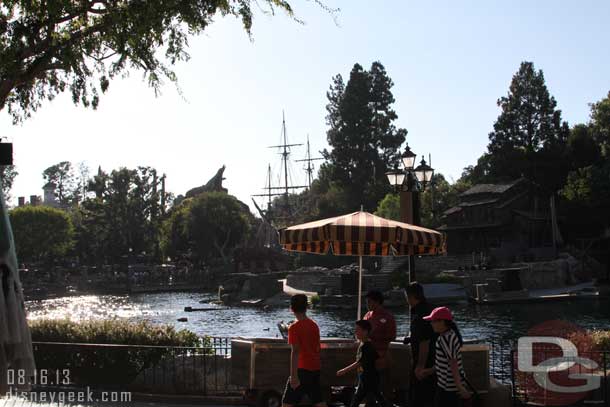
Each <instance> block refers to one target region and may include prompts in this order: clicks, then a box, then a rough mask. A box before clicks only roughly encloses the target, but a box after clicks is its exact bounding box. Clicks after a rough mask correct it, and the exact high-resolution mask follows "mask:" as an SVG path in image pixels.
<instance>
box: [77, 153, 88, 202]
mask: <svg viewBox="0 0 610 407" xmlns="http://www.w3.org/2000/svg"><path fill="white" fill-rule="evenodd" d="M77 169H78V174H77V176H76V188H75V190H74V193H75V199H76V201H77V202H81V201H82V200H83V199H85V198H86V197H87V192H88V185H89V180H90V178H91V171H90V170H89V166H88V165H87V163H85V162H84V161H81V162H80V163H78V168H77Z"/></svg>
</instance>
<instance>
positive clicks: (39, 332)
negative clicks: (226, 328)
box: [30, 319, 203, 347]
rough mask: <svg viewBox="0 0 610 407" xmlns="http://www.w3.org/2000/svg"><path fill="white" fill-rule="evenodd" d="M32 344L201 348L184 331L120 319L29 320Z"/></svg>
mask: <svg viewBox="0 0 610 407" xmlns="http://www.w3.org/2000/svg"><path fill="white" fill-rule="evenodd" d="M30 330H31V332H32V341H36V342H69V343H104V344H121V345H155V346H189V347H195V346H202V345H203V340H202V339H201V338H199V336H198V335H197V334H195V333H193V332H191V331H188V330H185V329H184V330H181V331H176V329H175V328H174V327H173V326H170V325H153V324H151V323H149V322H146V321H142V322H129V321H125V320H120V319H108V320H90V321H82V322H75V321H70V320H68V319H40V320H35V321H30Z"/></svg>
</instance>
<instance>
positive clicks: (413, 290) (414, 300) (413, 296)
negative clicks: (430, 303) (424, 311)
mask: <svg viewBox="0 0 610 407" xmlns="http://www.w3.org/2000/svg"><path fill="white" fill-rule="evenodd" d="M425 301H426V296H425V295H424V287H423V286H422V285H421V284H420V283H418V282H417V281H414V282H412V283H411V284H409V285H408V286H407V302H408V303H409V306H410V307H414V306H416V305H417V304H419V303H420V302H425Z"/></svg>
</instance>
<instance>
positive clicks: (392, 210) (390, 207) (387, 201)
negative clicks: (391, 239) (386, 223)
mask: <svg viewBox="0 0 610 407" xmlns="http://www.w3.org/2000/svg"><path fill="white" fill-rule="evenodd" d="M375 215H377V216H381V217H382V218H386V219H392V220H398V221H399V220H400V196H399V195H398V194H393V193H390V194H387V195H386V196H385V197H384V198H383V199H382V200H381V202H379V206H378V207H377V210H376V211H375Z"/></svg>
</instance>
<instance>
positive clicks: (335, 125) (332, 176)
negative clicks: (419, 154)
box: [319, 62, 407, 212]
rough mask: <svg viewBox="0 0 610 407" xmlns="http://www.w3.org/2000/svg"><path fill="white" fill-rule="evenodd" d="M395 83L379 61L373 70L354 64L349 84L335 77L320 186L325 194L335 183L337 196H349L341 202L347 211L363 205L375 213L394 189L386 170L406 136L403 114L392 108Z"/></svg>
mask: <svg viewBox="0 0 610 407" xmlns="http://www.w3.org/2000/svg"><path fill="white" fill-rule="evenodd" d="M392 86H393V82H392V80H391V79H390V78H389V76H388V74H387V72H386V71H385V68H384V67H383V65H381V63H379V62H374V63H373V64H372V65H371V68H370V70H368V71H366V70H364V69H363V68H362V66H360V65H359V64H355V65H354V67H353V69H352V71H351V73H350V78H349V80H348V82H347V84H344V82H343V78H342V77H341V75H337V76H335V77H334V78H333V84H332V85H331V87H330V90H329V91H328V92H327V97H328V105H327V106H326V110H327V112H328V115H327V117H326V122H327V124H328V126H329V129H328V131H327V139H328V144H329V145H330V147H331V148H332V150H331V151H327V150H324V151H323V155H324V157H325V158H326V160H327V162H326V163H325V164H323V166H322V168H321V169H320V175H319V178H320V184H319V187H320V189H321V191H320V192H321V193H322V194H326V193H328V192H329V191H331V188H333V186H334V191H333V192H332V193H333V194H336V195H337V194H345V199H343V200H342V202H343V203H344V205H345V206H347V210H348V211H350V210H357V209H359V208H360V205H363V206H364V209H365V210H368V211H373V210H374V209H375V208H377V204H378V203H379V201H380V200H381V199H382V198H383V197H384V196H385V195H386V193H387V192H388V191H389V189H390V187H389V185H388V182H387V179H386V176H385V173H386V172H387V170H388V168H393V167H394V166H395V165H397V164H398V159H399V154H398V153H399V152H398V150H399V148H400V146H401V144H402V143H403V142H404V141H405V137H406V135H407V131H406V130H405V129H399V128H396V126H395V125H394V121H395V120H396V119H397V117H398V116H397V114H396V112H395V111H394V110H393V109H392V105H393V103H394V96H393V95H392V92H391V88H392ZM326 202H332V200H331V199H326ZM326 209H328V210H337V209H339V208H332V207H329V208H326ZM321 212H324V211H322V210H321Z"/></svg>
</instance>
